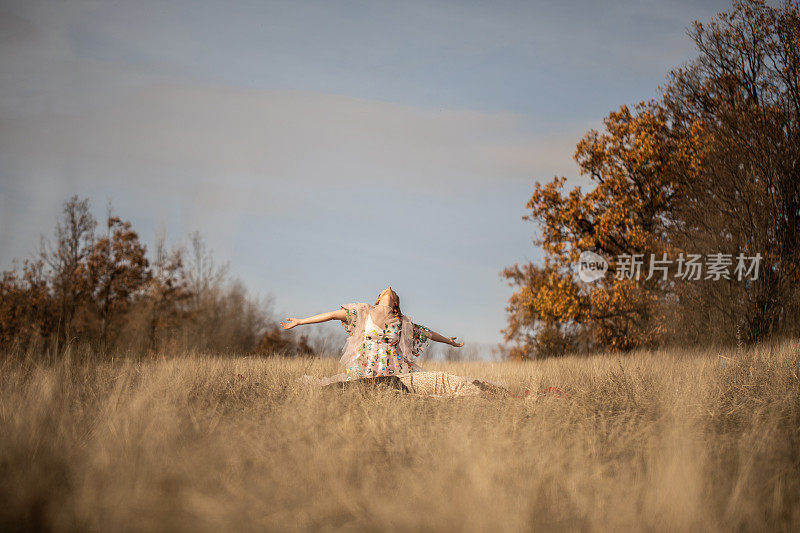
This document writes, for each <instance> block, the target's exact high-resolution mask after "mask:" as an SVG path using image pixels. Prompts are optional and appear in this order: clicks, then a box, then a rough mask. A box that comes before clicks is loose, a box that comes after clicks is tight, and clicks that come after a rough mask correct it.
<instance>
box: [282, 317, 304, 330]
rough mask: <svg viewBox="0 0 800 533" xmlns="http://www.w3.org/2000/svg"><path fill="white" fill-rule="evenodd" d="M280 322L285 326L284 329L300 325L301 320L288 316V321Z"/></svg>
mask: <svg viewBox="0 0 800 533" xmlns="http://www.w3.org/2000/svg"><path fill="white" fill-rule="evenodd" d="M280 324H281V326H283V329H292V328H293V327H295V326H299V325H300V320H298V319H296V318H287V319H286V322H281V323H280Z"/></svg>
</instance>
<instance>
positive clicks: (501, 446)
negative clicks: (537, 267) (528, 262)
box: [0, 341, 800, 531]
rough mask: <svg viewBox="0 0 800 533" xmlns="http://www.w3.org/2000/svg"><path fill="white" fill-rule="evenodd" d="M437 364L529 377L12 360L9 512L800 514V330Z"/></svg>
mask: <svg viewBox="0 0 800 533" xmlns="http://www.w3.org/2000/svg"><path fill="white" fill-rule="evenodd" d="M428 366H429V367H430V368H432V369H446V370H448V371H452V372H456V373H461V374H468V375H475V376H480V377H484V378H486V379H496V380H502V381H505V382H507V383H509V384H510V386H511V388H512V392H514V393H515V394H519V393H521V392H523V391H524V390H525V389H529V390H530V391H531V394H530V395H529V396H527V397H526V398H524V399H518V398H507V399H497V400H487V399H480V398H462V399H452V400H451V399H433V398H423V397H416V396H413V395H408V394H403V393H401V392H399V391H396V390H389V389H386V390H383V389H380V390H374V391H369V390H358V389H352V390H346V391H333V390H319V389H313V388H308V387H306V386H303V385H301V384H299V383H298V382H297V381H296V378H297V377H298V376H300V375H302V374H304V373H309V374H315V375H327V374H331V373H333V372H335V371H336V367H335V361H334V360H333V359H301V358H295V359H289V358H279V357H275V358H270V357H242V358H224V357H208V356H200V355H192V354H190V353H187V354H185V355H182V356H178V357H175V356H170V357H166V356H165V357H151V358H147V359H124V358H123V359H118V360H107V361H104V362H98V361H97V360H96V359H92V358H88V357H87V358H83V357H81V356H80V354H77V353H74V352H72V353H71V352H69V351H68V352H67V354H66V356H65V358H63V359H61V360H59V361H58V362H55V363H52V362H51V363H44V362H42V359H41V358H40V357H25V356H21V355H18V356H13V355H12V356H7V357H6V358H4V359H2V362H1V363H0V367H1V371H0V465H2V466H0V468H1V469H2V475H1V476H0V483H1V484H2V485H0V501H2V502H3V505H2V506H0V528H1V529H4V530H9V529H11V530H13V529H51V530H76V529H77V530H101V531H110V530H137V531H141V530H150V531H160V530H161V531H163V530H169V531H221V530H273V529H280V530H309V529H314V530H317V529H321V530H338V529H344V530H363V529H368V530H377V529H382V530H383V529H390V530H442V531H485V530H489V529H491V530H494V531H520V530H529V529H531V528H534V529H545V530H549V529H569V530H576V529H577V530H616V529H620V528H622V529H645V530H657V531H661V530H672V531H674V530H710V531H714V530H717V531H721V530H730V529H746V530H761V529H770V530H775V529H777V530H795V531H796V530H797V529H798V528H799V527H800V466H798V465H800V432H799V430H800V382H799V381H798V368H800V342H798V341H785V342H782V343H780V344H777V345H760V346H756V347H754V348H752V349H749V350H739V351H731V352H724V353H721V352H718V351H711V350H705V351H689V350H686V351H679V350H678V351H676V350H671V351H656V352H636V353H632V354H629V355H627V356H623V357H622V358H619V357H618V356H616V355H595V356H591V357H580V358H578V357H565V358H558V359H549V360H544V361H534V362H508V361H507V362H496V363H486V362H472V363H438V364H437V363H429V364H428ZM548 387H559V388H560V389H561V390H563V391H564V392H565V394H551V393H547V392H543V391H546V390H547V388H548Z"/></svg>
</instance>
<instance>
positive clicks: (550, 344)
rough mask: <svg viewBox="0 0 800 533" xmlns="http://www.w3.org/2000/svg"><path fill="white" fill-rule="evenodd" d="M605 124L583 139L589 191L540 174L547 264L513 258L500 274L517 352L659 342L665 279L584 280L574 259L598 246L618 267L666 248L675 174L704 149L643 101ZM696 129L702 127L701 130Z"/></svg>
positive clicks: (536, 201)
mask: <svg viewBox="0 0 800 533" xmlns="http://www.w3.org/2000/svg"><path fill="white" fill-rule="evenodd" d="M604 124H605V131H604V132H602V133H601V132H597V131H595V130H591V131H590V132H588V133H587V134H586V136H585V137H584V138H583V139H582V140H581V141H580V142H579V143H578V146H577V150H576V152H575V160H576V161H577V162H578V164H579V167H580V169H581V173H582V174H584V175H587V176H589V177H590V178H591V180H592V181H594V182H595V184H596V185H595V187H594V188H593V189H592V190H591V191H589V192H586V193H584V192H583V191H582V189H581V188H580V187H575V188H574V189H572V190H571V191H569V192H568V193H566V194H565V193H564V191H563V187H564V183H565V182H566V178H564V177H556V178H554V179H553V180H552V181H551V182H549V183H545V184H542V183H540V182H537V183H536V185H535V187H534V191H533V194H532V195H531V198H530V200H529V201H528V203H527V205H526V208H527V209H529V210H530V213H529V214H527V215H526V216H524V217H523V218H524V219H525V220H530V221H536V222H539V224H540V228H541V235H540V236H539V237H538V238H537V240H536V241H535V243H536V244H538V245H539V246H541V247H542V250H543V251H544V252H545V260H544V264H543V265H541V266H539V265H535V264H533V263H530V264H527V265H513V266H511V267H509V268H506V269H505V270H504V271H503V276H504V277H505V278H506V279H507V280H509V282H510V284H511V285H512V286H515V287H517V292H516V293H515V294H513V295H512V297H511V299H510V301H509V306H508V311H509V325H508V328H507V329H506V330H504V333H505V335H506V340H507V341H516V342H517V346H515V347H514V348H512V351H511V355H512V356H513V357H517V358H520V357H527V356H529V355H530V354H536V355H537V356H540V357H542V356H549V355H559V354H563V353H565V352H567V351H574V350H578V349H587V348H590V347H591V346H594V345H601V346H604V347H607V348H612V349H630V348H633V347H636V346H647V345H652V344H654V343H656V342H658V339H659V337H660V335H661V334H662V333H663V331H662V328H661V327H660V324H659V321H658V320H657V319H656V318H657V317H658V316H659V315H660V314H662V313H661V312H660V311H659V310H658V305H657V304H658V298H659V295H660V294H662V293H663V292H664V290H665V289H664V287H663V284H664V282H663V281H662V280H661V279H659V278H657V277H652V278H651V279H646V276H642V277H641V278H640V279H638V280H637V279H628V277H622V279H618V278H617V276H609V275H607V276H605V277H604V278H602V279H600V280H598V281H596V282H593V283H584V282H582V281H580V280H579V279H578V278H577V276H576V275H575V269H574V265H575V264H576V263H577V261H578V257H579V255H580V253H581V252H582V251H593V252H596V253H598V254H600V255H602V256H604V257H605V258H606V259H607V260H608V261H609V269H610V270H611V271H615V270H616V268H617V264H616V257H618V256H619V255H621V254H645V257H649V254H651V253H656V252H659V251H663V250H665V249H666V248H667V247H668V243H667V242H666V237H665V236H666V233H667V227H668V226H669V224H670V222H671V216H670V215H671V206H672V203H673V201H674V199H675V198H676V195H677V194H678V192H679V189H678V187H677V186H676V177H677V176H679V175H682V174H685V173H687V172H696V170H697V163H698V160H697V154H696V152H695V150H694V149H693V145H692V143H691V142H687V141H688V140H687V138H686V137H685V136H683V135H681V136H676V135H674V134H673V132H672V130H671V129H670V127H669V124H668V122H667V120H666V111H665V110H664V109H663V108H662V107H661V106H659V105H658V104H657V103H655V102H648V103H645V102H641V103H640V104H639V105H638V106H637V107H636V109H635V110H634V111H631V110H630V109H629V108H628V107H627V106H622V107H621V108H620V109H619V110H618V111H615V112H612V113H610V114H609V115H608V117H606V119H605V120H604ZM695 134H696V135H699V134H700V131H699V130H698V131H696V132H695Z"/></svg>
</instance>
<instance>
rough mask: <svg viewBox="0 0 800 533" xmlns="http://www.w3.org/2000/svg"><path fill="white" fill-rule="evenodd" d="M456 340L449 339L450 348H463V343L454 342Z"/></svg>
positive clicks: (454, 338)
mask: <svg viewBox="0 0 800 533" xmlns="http://www.w3.org/2000/svg"><path fill="white" fill-rule="evenodd" d="M457 338H458V337H450V344H451V345H452V346H455V347H456V348H461V347H462V346H464V343H463V342H456V339H457Z"/></svg>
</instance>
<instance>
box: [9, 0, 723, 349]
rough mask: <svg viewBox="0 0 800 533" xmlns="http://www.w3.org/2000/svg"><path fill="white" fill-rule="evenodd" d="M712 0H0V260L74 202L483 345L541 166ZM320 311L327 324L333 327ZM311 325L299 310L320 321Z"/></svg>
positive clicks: (651, 87)
mask: <svg viewBox="0 0 800 533" xmlns="http://www.w3.org/2000/svg"><path fill="white" fill-rule="evenodd" d="M729 6H730V4H729V2H721V1H709V2H698V1H676V0H645V1H609V2H601V1H595V0H581V1H573V0H562V1H558V2H556V1H554V2H532V1H531V2H508V1H502V0H499V1H493V2H471V1H437V0H426V1H414V0H411V1H393V2H381V1H370V2H366V1H365V2H349V1H346V2H342V1H319V2H309V1H302V0H290V1H285V2H284V1H274V2H273V1H237V0H225V1H221V0H220V1H214V2H209V1H202V0H192V1H185V0H170V1H164V2H152V1H148V0H137V1H136V2H130V1H118V2H117V1H97V0H94V1H77V0H64V1H48V2H41V1H39V0H21V1H9V0H3V1H2V2H0V269H7V268H11V267H12V260H13V259H15V258H17V259H24V258H26V257H30V256H32V255H33V254H35V253H36V251H37V249H38V245H39V240H40V236H41V235H49V234H51V233H52V230H53V228H54V226H55V224H56V221H57V218H58V216H59V214H60V209H61V206H62V204H63V202H64V201H65V200H66V199H67V198H69V197H70V196H72V195H78V196H80V197H88V198H89V199H90V200H91V203H92V206H93V210H94V212H95V215H96V216H97V217H98V218H100V217H102V216H103V215H104V213H105V209H106V205H107V204H108V203H109V202H111V203H112V205H113V207H114V211H115V212H116V214H118V215H119V216H120V217H122V218H123V219H127V220H130V221H131V222H132V223H133V227H134V228H135V229H136V230H137V231H138V232H139V234H140V235H141V237H142V239H143V241H144V242H145V243H147V244H149V245H151V246H152V243H153V241H154V239H155V236H156V234H157V233H158V232H159V231H165V232H166V236H167V240H168V242H169V243H172V244H174V245H180V244H181V243H182V242H185V239H186V236H187V235H188V234H189V233H190V232H192V231H200V232H201V234H202V235H203V236H204V237H205V239H206V241H207V243H208V245H209V247H210V248H211V249H212V250H213V252H214V256H215V258H216V260H217V261H218V262H220V263H225V262H227V263H228V264H229V265H230V273H231V275H232V276H233V277H235V278H238V279H240V280H241V281H242V282H244V284H245V285H246V286H247V287H248V288H249V290H250V291H251V293H252V294H253V295H254V296H258V297H262V298H263V297H269V298H271V300H272V302H273V304H272V305H273V310H274V313H275V316H276V317H277V318H283V317H287V316H308V315H311V314H315V313H319V312H324V311H330V310H335V309H338V307H339V305H341V304H344V303H350V302H362V301H367V302H374V300H375V298H376V297H377V295H378V293H379V292H380V291H381V290H382V289H383V288H384V287H386V286H387V285H391V286H392V287H393V288H394V289H395V290H396V291H397V292H398V294H399V295H400V299H401V305H402V307H403V311H404V313H406V314H408V315H410V316H411V317H412V318H413V319H414V320H415V321H416V322H418V323H421V324H425V325H426V326H428V327H431V328H433V329H434V330H436V331H438V332H440V333H442V334H443V335H446V336H458V337H459V338H460V339H463V340H465V341H466V342H468V343H473V345H474V346H479V347H481V350H483V349H486V350H488V349H489V347H490V346H491V345H493V344H496V343H498V342H500V341H501V340H502V335H501V333H500V330H501V329H502V328H503V327H505V322H506V312H505V306H506V302H507V300H508V297H509V296H510V295H511V293H512V289H511V288H510V287H508V286H507V285H506V283H505V281H504V280H503V279H502V278H501V276H500V272H501V271H502V269H503V268H504V267H506V266H509V265H512V264H514V263H527V262H529V261H534V262H538V261H540V260H541V258H542V254H541V251H540V250H539V249H537V248H536V247H535V246H534V244H533V242H532V239H533V238H534V237H535V235H536V231H537V228H536V225H535V224H534V223H531V222H526V221H523V220H522V216H523V215H525V204H526V202H527V200H528V198H529V197H530V195H531V192H532V190H533V187H534V184H535V183H536V182H537V181H540V182H545V181H549V180H551V179H552V178H553V177H554V176H565V177H567V178H568V182H567V183H568V186H569V187H574V186H581V187H583V188H584V189H586V188H588V187H590V186H591V185H590V182H589V180H588V179H587V178H586V177H584V176H581V175H580V174H579V171H578V168H577V165H576V164H575V162H574V160H573V154H574V151H575V145H576V143H577V142H578V141H579V140H580V139H581V137H583V135H584V134H585V133H586V132H587V131H589V130H590V129H592V128H595V129H600V128H601V127H602V119H603V117H605V116H606V115H607V114H608V113H609V112H610V111H613V110H615V109H617V108H619V106H620V105H623V104H627V105H633V104H636V103H637V102H639V101H642V100H648V99H650V98H653V97H656V96H657V94H658V86H659V85H660V84H663V83H664V81H665V80H666V75H667V72H668V71H669V69H671V68H674V67H677V66H680V65H681V64H682V63H684V62H686V61H688V60H691V59H692V58H693V57H694V56H695V55H696V54H695V51H694V47H693V43H692V42H691V41H690V39H689V38H688V36H687V35H686V30H687V28H688V27H689V26H690V24H691V22H692V21H693V20H701V21H707V20H709V19H710V18H711V17H712V16H713V15H714V14H715V13H717V12H719V11H723V10H726V9H728V8H729ZM327 326H330V324H329V325H327ZM327 326H307V327H327Z"/></svg>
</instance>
